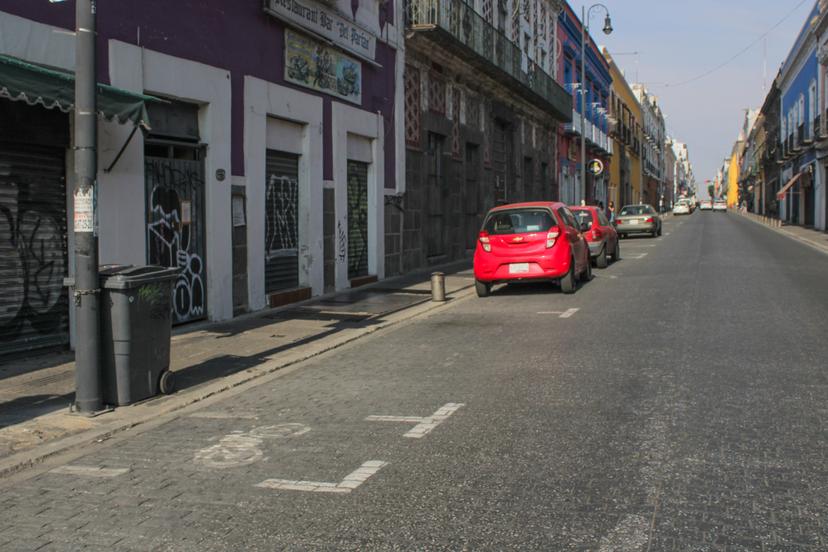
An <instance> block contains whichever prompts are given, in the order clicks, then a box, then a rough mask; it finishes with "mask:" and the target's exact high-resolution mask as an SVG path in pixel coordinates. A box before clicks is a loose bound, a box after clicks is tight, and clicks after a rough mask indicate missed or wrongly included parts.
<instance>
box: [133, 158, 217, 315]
mask: <svg viewBox="0 0 828 552" xmlns="http://www.w3.org/2000/svg"><path fill="white" fill-rule="evenodd" d="M144 159H145V162H144V165H145V167H144V170H145V179H146V187H147V196H146V197H147V260H148V262H149V263H150V264H153V265H160V266H169V267H178V268H180V269H181V271H180V273H179V275H178V280H176V282H175V284H174V285H173V291H172V293H173V296H172V303H173V307H172V308H173V323H182V322H189V321H192V320H198V319H201V318H204V317H205V316H206V315H207V271H206V266H205V245H206V244H205V221H204V196H205V190H204V162H203V161H193V160H186V159H169V158H164V157H151V156H146V157H145V158H144Z"/></svg>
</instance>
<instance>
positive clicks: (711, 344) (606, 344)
mask: <svg viewBox="0 0 828 552" xmlns="http://www.w3.org/2000/svg"><path fill="white" fill-rule="evenodd" d="M621 253H622V260H621V261H620V262H618V263H616V264H614V265H612V266H611V267H610V268H608V269H606V270H602V271H599V270H596V271H595V275H596V277H595V278H594V280H593V281H592V282H590V283H588V284H586V285H585V286H584V287H583V288H581V289H580V290H579V291H578V292H577V293H576V294H574V295H563V294H561V293H559V292H558V291H557V290H556V289H554V288H553V287H551V286H531V287H520V288H508V287H507V288H501V289H499V290H496V292H495V293H494V294H493V296H492V297H490V298H487V299H477V298H472V299H468V300H462V301H458V302H457V303H456V304H454V305H451V306H450V307H448V308H446V309H445V310H442V311H440V312H439V313H437V314H433V315H431V316H429V317H427V318H420V319H417V320H415V321H412V322H410V323H408V324H405V325H403V326H398V327H396V328H394V329H392V330H391V331H385V332H382V333H379V334H377V335H375V336H373V337H370V338H366V339H363V340H360V341H358V342H355V343H354V344H352V345H350V346H348V347H345V348H342V349H338V350H336V351H334V352H333V353H332V354H328V355H325V356H321V357H318V358H316V359H314V360H313V361H310V362H307V363H305V365H303V366H302V367H301V368H300V369H298V370H294V371H292V372H290V373H288V374H285V375H283V376H282V377H278V378H273V379H269V380H263V381H262V382H261V383H260V384H259V385H257V386H256V388H255V389H253V390H249V391H247V392H245V393H242V394H233V393H228V394H225V395H222V396H220V397H218V398H216V399H215V400H213V401H209V402H208V403H205V404H203V405H201V406H199V408H198V409H192V410H191V411H188V412H185V413H183V414H181V415H179V416H176V417H175V418H174V419H171V420H169V421H166V422H165V423H160V424H159V425H157V427H154V428H148V429H146V430H143V431H141V432H137V433H135V434H132V435H129V434H127V435H124V436H121V437H119V438H116V439H112V440H110V441H107V442H104V443H100V444H99V445H98V446H96V447H93V448H91V449H90V450H88V451H85V452H84V453H83V454H81V455H75V457H73V458H66V459H64V460H62V461H61V462H59V464H62V466H55V465H52V466H49V469H51V470H52V471H42V470H41V473H38V472H34V471H33V472H31V473H29V474H28V475H27V478H18V479H16V480H13V481H7V482H5V484H0V511H2V512H3V515H2V516H1V517H0V550H4V551H5V550H18V549H20V550H34V549H38V550H79V549H81V548H82V546H83V545H88V546H89V549H92V550H142V551H143V550H176V551H179V550H180V551H185V550H187V551H189V550H193V551H196V550H198V551H202V550H443V549H448V550H464V549H468V550H545V551H555V550H590V551H599V552H605V551H606V552H608V551H646V550H652V551H659V550H680V551H689V550H728V551H730V550H751V551H754V550H828V499H826V497H828V455H827V454H826V450H828V445H826V434H827V433H828V431H826V428H827V427H828V424H827V423H826V422H827V421H828V407H827V406H826V396H828V369H826V364H828V363H826V360H825V359H826V358H828V344H827V343H826V342H827V341H828V340H826V339H825V338H826V335H827V334H828V331H826V327H827V326H826V324H828V322H827V321H826V316H825V313H826V312H828V256H825V255H822V254H821V253H818V252H816V251H814V250H812V249H809V248H808V247H806V246H804V245H800V244H799V243H797V242H794V241H792V240H790V239H789V238H787V237H784V236H781V235H779V234H777V233H775V232H773V231H771V230H768V229H766V228H763V227H761V226H760V225H757V224H755V223H753V222H751V221H749V220H746V219H742V218H739V217H736V216H734V215H731V214H720V213H715V214H714V213H707V212H705V213H701V212H697V213H696V214H694V215H691V216H687V217H682V218H678V219H676V218H671V219H669V220H668V221H667V222H666V223H665V225H664V236H663V237H661V238H659V239H649V238H633V239H627V240H623V241H622V244H621ZM574 309H577V310H574ZM372 416H374V417H375V418H371V417H372ZM39 547H42V548H39Z"/></svg>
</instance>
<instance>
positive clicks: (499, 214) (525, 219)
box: [483, 209, 555, 236]
mask: <svg viewBox="0 0 828 552" xmlns="http://www.w3.org/2000/svg"><path fill="white" fill-rule="evenodd" d="M553 226H555V219H553V218H552V214H551V213H550V212H549V211H547V210H546V209H508V210H504V211H496V212H494V213H492V214H490V215H489V216H488V218H487V219H486V222H485V223H484V224H483V230H484V231H485V232H488V233H489V234H491V235H495V236H496V235H498V234H528V233H531V232H545V231H547V230H549V229H550V228H552V227H553Z"/></svg>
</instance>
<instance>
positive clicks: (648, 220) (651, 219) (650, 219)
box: [644, 217, 653, 224]
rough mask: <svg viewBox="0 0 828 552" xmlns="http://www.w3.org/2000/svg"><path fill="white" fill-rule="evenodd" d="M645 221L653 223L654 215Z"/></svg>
mask: <svg viewBox="0 0 828 552" xmlns="http://www.w3.org/2000/svg"><path fill="white" fill-rule="evenodd" d="M644 222H646V223H648V224H649V223H651V222H653V217H650V218H648V219H647V220H645V221H644Z"/></svg>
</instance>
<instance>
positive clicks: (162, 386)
mask: <svg viewBox="0 0 828 552" xmlns="http://www.w3.org/2000/svg"><path fill="white" fill-rule="evenodd" d="M158 390H159V391H160V392H161V393H163V394H165V395H169V394H170V393H172V392H173V391H175V376H174V375H173V373H172V372H170V371H169V370H164V371H163V372H161V376H160V377H159V378H158Z"/></svg>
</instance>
